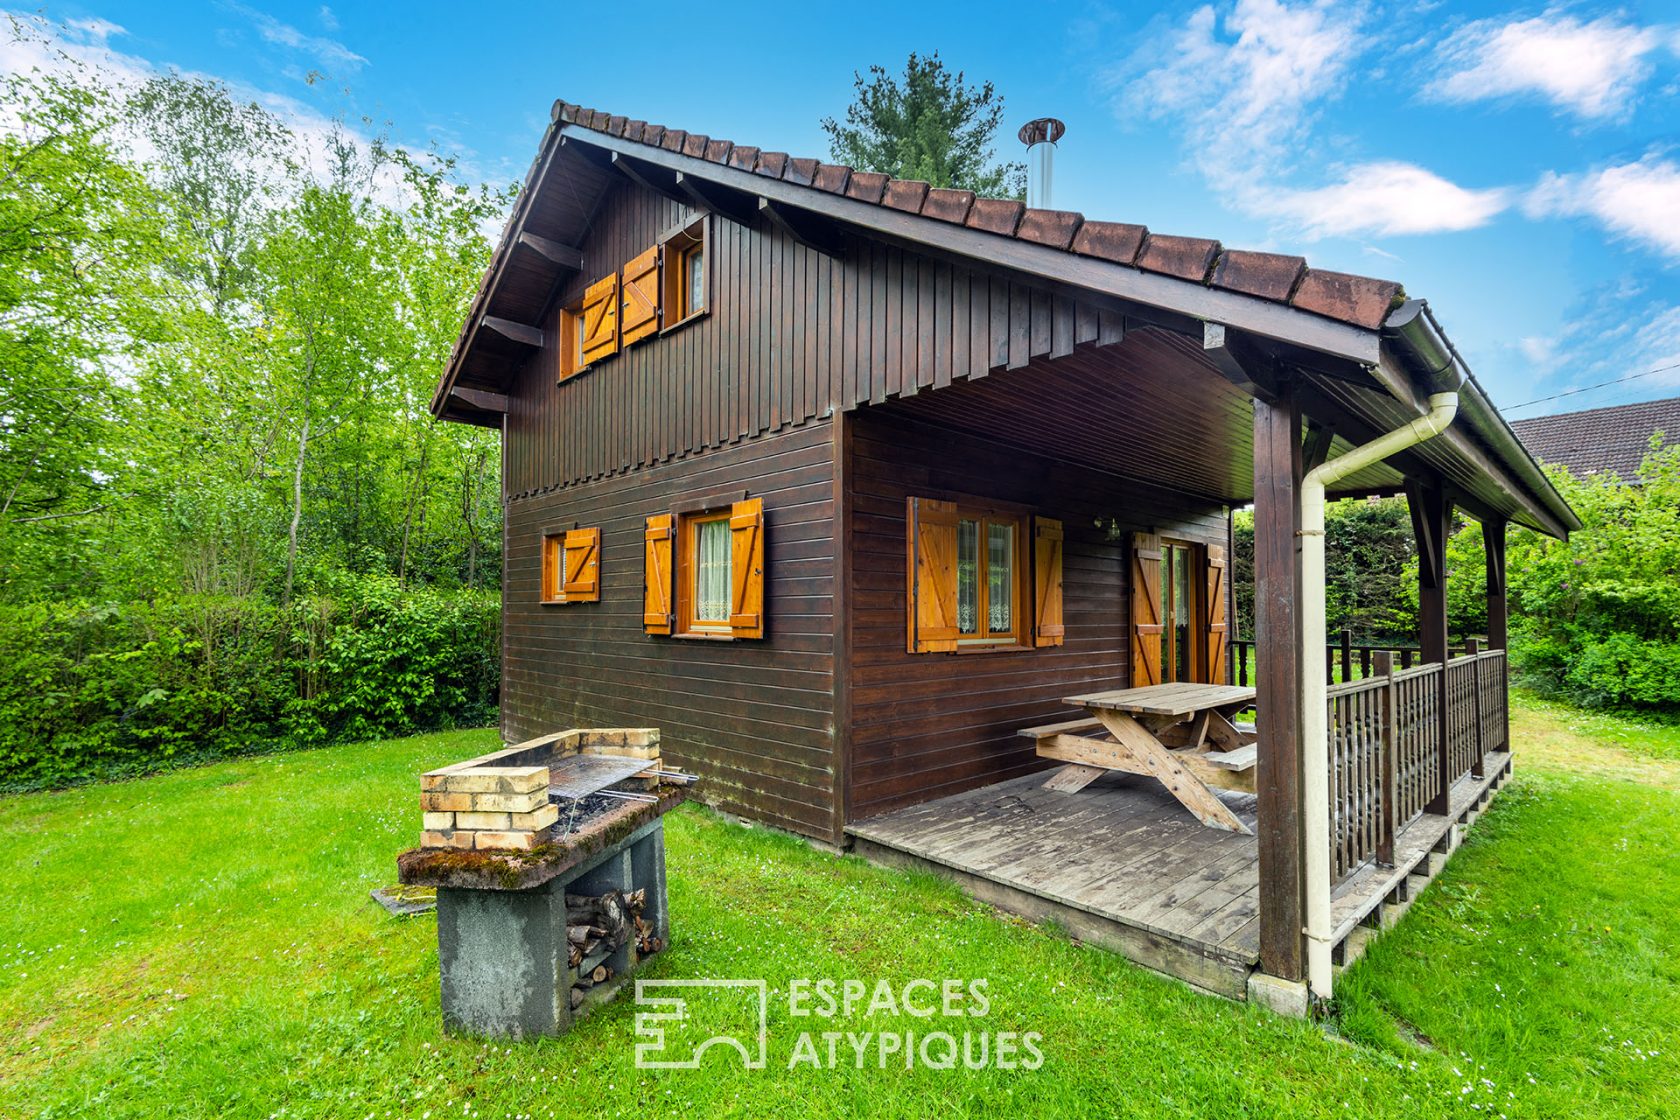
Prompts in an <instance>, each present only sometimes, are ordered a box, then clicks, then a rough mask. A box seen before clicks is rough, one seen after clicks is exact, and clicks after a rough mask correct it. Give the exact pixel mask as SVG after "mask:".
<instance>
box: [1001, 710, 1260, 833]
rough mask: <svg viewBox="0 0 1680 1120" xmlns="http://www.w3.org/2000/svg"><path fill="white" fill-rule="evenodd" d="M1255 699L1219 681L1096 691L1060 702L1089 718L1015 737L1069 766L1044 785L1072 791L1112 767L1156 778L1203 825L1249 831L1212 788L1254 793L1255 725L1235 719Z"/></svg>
mask: <svg viewBox="0 0 1680 1120" xmlns="http://www.w3.org/2000/svg"><path fill="white" fill-rule="evenodd" d="M1254 697H1255V690H1254V689H1252V688H1240V687H1236V686H1233V685H1222V684H1189V683H1172V684H1156V685H1146V686H1144V687H1142V688H1123V689H1117V690H1113V691H1109V692H1093V693H1089V694H1086V695H1083V696H1070V697H1067V698H1066V699H1065V700H1064V701H1063V703H1066V704H1069V705H1072V706H1074V707H1080V708H1084V709H1085V710H1086V711H1088V712H1090V713H1091V715H1090V716H1088V717H1085V718H1082V719H1075V720H1067V721H1064V722H1061V723H1051V724H1045V725H1043V726H1039V727H1028V728H1024V729H1023V730H1022V731H1021V732H1020V734H1021V735H1024V736H1026V737H1027V738H1029V739H1033V740H1034V741H1035V742H1036V744H1037V750H1038V755H1039V757H1040V758H1050V759H1056V760H1057V761H1060V762H1066V763H1068V765H1067V766H1064V767H1063V768H1061V769H1060V770H1058V771H1056V772H1055V773H1054V774H1052V775H1051V776H1050V778H1049V779H1048V780H1047V781H1046V782H1045V783H1044V784H1045V786H1046V788H1049V789H1055V790H1060V791H1062V792H1065V793H1075V792H1077V791H1079V790H1081V789H1083V788H1084V787H1085V786H1087V785H1089V784H1091V783H1092V782H1093V781H1095V780H1096V779H1097V778H1099V777H1101V776H1102V775H1103V774H1104V773H1106V772H1108V771H1110V770H1117V771H1120V772H1122V773H1126V774H1143V775H1145V776H1148V777H1152V778H1155V779H1157V780H1158V781H1160V783H1161V784H1162V785H1164V786H1165V787H1166V788H1167V791H1168V792H1169V793H1171V794H1172V795H1173V796H1174V797H1175V798H1177V799H1178V800H1179V802H1180V803H1181V804H1183V805H1184V807H1185V808H1187V809H1189V810H1190V811H1191V812H1192V813H1194V814H1195V815H1196V817H1197V819H1198V820H1200V821H1201V822H1202V823H1203V824H1205V825H1208V826H1209V827H1212V828H1222V829H1226V830H1228V831H1231V832H1241V833H1244V834H1248V833H1249V831H1250V830H1249V828H1248V826H1247V825H1245V824H1243V823H1242V821H1241V820H1239V819H1238V818H1237V815H1236V814H1235V813H1233V812H1231V810H1230V808H1229V807H1228V806H1227V805H1226V804H1225V803H1224V802H1223V801H1221V800H1220V799H1219V797H1218V795H1216V794H1215V793H1214V792H1213V791H1214V790H1215V789H1226V790H1235V791H1238V792H1241V793H1253V792H1254V788H1255V787H1254V771H1255V761H1256V748H1255V746H1254V732H1253V728H1252V725H1247V724H1238V723H1237V722H1236V716H1237V713H1239V712H1241V711H1243V710H1244V709H1246V708H1249V707H1252V706H1253V704H1254Z"/></svg>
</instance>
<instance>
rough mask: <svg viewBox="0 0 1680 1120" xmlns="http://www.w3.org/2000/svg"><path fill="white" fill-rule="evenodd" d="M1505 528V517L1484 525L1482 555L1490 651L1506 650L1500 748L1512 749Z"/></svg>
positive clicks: (1502, 669) (1502, 667)
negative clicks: (1483, 557)
mask: <svg viewBox="0 0 1680 1120" xmlns="http://www.w3.org/2000/svg"><path fill="white" fill-rule="evenodd" d="M1505 525H1506V522H1505V520H1504V519H1503V518H1489V519H1488V520H1486V521H1484V522H1482V552H1483V555H1484V556H1485V557H1486V560H1487V636H1488V648H1489V649H1498V650H1507V653H1506V655H1505V658H1504V659H1503V660H1502V661H1501V662H1500V663H1499V664H1500V678H1499V697H1500V699H1499V707H1500V712H1501V713H1502V714H1501V718H1500V731H1499V748H1500V749H1501V750H1507V751H1508V750H1510V749H1511V678H1510V672H1511V658H1510V653H1509V651H1508V646H1507V640H1508V639H1507V634H1508V625H1509V614H1508V613H1507V611H1508V608H1507V605H1506V599H1505Z"/></svg>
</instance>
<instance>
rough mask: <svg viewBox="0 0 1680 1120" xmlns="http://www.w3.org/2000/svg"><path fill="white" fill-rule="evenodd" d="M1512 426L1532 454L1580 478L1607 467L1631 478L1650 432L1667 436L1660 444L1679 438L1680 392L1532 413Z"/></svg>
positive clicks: (1672, 443) (1626, 479)
mask: <svg viewBox="0 0 1680 1120" xmlns="http://www.w3.org/2000/svg"><path fill="white" fill-rule="evenodd" d="M1511 429H1512V430H1513V431H1514V432H1516V433H1517V438H1518V439H1520V440H1522V441H1523V446H1524V447H1527V448H1528V451H1529V454H1531V455H1533V456H1534V457H1535V458H1536V459H1540V460H1543V461H1544V462H1547V463H1561V464H1563V465H1564V466H1566V467H1568V468H1569V470H1570V472H1571V473H1573V474H1576V475H1580V476H1583V477H1584V476H1586V475H1591V474H1598V473H1600V472H1603V471H1608V472H1610V473H1611V474H1615V475H1617V476H1619V477H1620V478H1622V479H1623V480H1624V481H1628V482H1633V481H1636V479H1637V476H1638V474H1639V464H1640V463H1641V462H1643V461H1644V459H1645V454H1646V452H1648V451H1649V450H1650V449H1651V436H1652V434H1653V433H1655V432H1662V433H1663V434H1664V435H1665V436H1666V437H1667V438H1666V439H1665V440H1664V446H1672V445H1674V444H1676V443H1680V397H1669V398H1667V399H1666V400H1660V401H1639V402H1638V403H1636V404H1619V405H1613V406H1611V407H1609V408H1589V409H1584V410H1582V411H1580V412H1560V413H1558V414H1557V415H1555V416H1535V417H1532V418H1531V419H1528V420H1514V421H1512V422H1511Z"/></svg>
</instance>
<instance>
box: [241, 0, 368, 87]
mask: <svg viewBox="0 0 1680 1120" xmlns="http://www.w3.org/2000/svg"><path fill="white" fill-rule="evenodd" d="M224 2H225V3H226V6H227V8H228V10H229V11H233V12H237V13H239V14H240V15H242V16H244V17H245V18H246V19H248V20H250V21H251V22H252V23H253V24H255V25H256V28H257V34H259V35H261V36H262V37H263V38H264V39H265V40H266V41H268V42H270V43H274V44H276V45H277V46H282V47H288V48H290V49H292V50H296V51H302V52H303V53H305V54H307V55H309V56H310V57H311V58H313V59H315V60H316V61H317V62H319V63H321V64H322V65H323V66H341V67H343V68H344V69H346V70H360V69H361V68H362V67H363V66H365V65H367V59H365V58H363V57H362V56H361V55H359V54H357V53H356V52H355V51H353V50H351V49H350V48H349V47H347V46H345V45H344V44H343V43H340V42H339V41H338V40H336V39H328V38H325V37H324V36H320V35H308V34H305V33H304V32H302V31H299V30H298V29H297V28H295V27H293V26H292V25H291V24H289V23H282V22H280V21H279V20H277V19H275V18H274V17H273V16H271V15H269V14H268V13H267V12H259V11H258V10H257V9H255V8H252V7H249V6H247V5H245V4H241V3H238V0H224ZM322 12H323V13H324V14H326V15H328V16H330V15H331V14H332V13H331V12H330V11H329V10H328V9H325V8H323V9H322Z"/></svg>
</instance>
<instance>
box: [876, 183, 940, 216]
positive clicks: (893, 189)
mask: <svg viewBox="0 0 1680 1120" xmlns="http://www.w3.org/2000/svg"><path fill="white" fill-rule="evenodd" d="M927 193H928V185H927V184H926V183H923V182H921V181H920V180H917V179H888V180H887V189H886V193H885V194H883V195H882V196H881V205H882V206H890V207H892V208H893V209H894V210H908V211H909V212H910V213H912V214H920V213H921V212H922V200H923V199H925V198H927Z"/></svg>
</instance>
